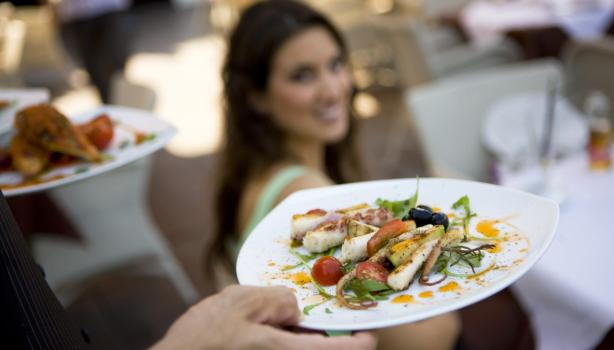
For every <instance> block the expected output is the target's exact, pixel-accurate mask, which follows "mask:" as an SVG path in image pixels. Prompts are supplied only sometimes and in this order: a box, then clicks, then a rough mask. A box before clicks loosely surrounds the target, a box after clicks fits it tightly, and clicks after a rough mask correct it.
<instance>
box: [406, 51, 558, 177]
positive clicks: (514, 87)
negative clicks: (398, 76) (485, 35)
mask: <svg viewBox="0 0 614 350" xmlns="http://www.w3.org/2000/svg"><path fill="white" fill-rule="evenodd" d="M561 76H562V73H561V67H560V64H559V63H558V62H557V61H551V60H545V61H536V62H531V63H523V64H515V65H510V66H504V67H500V68H496V69H490V70H484V71H480V72H475V73H471V74H462V75H457V76H454V77H450V78H447V79H441V80H439V81H435V82H433V83H430V84H428V85H423V86H419V87H415V88H413V89H412V90H411V91H410V92H409V94H408V95H407V103H408V105H409V108H410V110H411V112H412V115H413V117H414V120H415V123H416V126H417V131H418V137H419V139H420V142H421V145H422V149H423V151H424V154H425V156H426V159H427V163H428V164H429V167H430V171H431V173H432V174H433V175H434V176H441V177H457V178H466V179H473V180H479V181H487V180H488V179H489V161H490V159H489V155H488V154H487V152H486V150H485V149H484V147H483V146H482V144H481V141H480V140H481V138H480V133H481V127H482V121H483V118H484V114H485V112H486V111H487V109H488V108H490V106H491V105H492V104H493V103H494V102H495V101H496V100H497V99H498V98H500V97H503V96H506V95H511V94H517V93H520V92H530V91H545V90H546V88H547V85H548V82H549V81H550V80H552V79H557V80H558V81H561Z"/></svg>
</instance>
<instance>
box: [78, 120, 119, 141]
mask: <svg viewBox="0 0 614 350" xmlns="http://www.w3.org/2000/svg"><path fill="white" fill-rule="evenodd" d="M79 130H81V132H82V133H83V134H85V137H87V139H88V140H89V141H90V142H91V143H93V144H94V146H96V148H97V149H99V150H103V149H105V148H106V147H107V146H109V143H111V140H112V139H113V122H112V121H111V118H109V116H108V115H106V114H102V115H100V116H98V117H96V118H95V119H94V120H91V121H89V122H87V123H85V124H82V125H79Z"/></svg>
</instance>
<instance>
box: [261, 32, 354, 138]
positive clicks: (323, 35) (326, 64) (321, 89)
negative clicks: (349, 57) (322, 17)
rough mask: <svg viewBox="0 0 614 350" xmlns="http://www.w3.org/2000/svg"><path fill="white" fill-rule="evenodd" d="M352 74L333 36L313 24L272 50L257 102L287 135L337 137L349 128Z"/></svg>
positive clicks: (296, 136)
mask: <svg viewBox="0 0 614 350" xmlns="http://www.w3.org/2000/svg"><path fill="white" fill-rule="evenodd" d="M350 79H351V78H350V74H349V72H348V68H347V65H346V63H345V60H344V57H342V52H341V49H340V48H339V46H338V45H337V42H336V41H335V40H334V38H333V37H332V36H331V34H330V33H329V32H328V31H327V30H326V29H324V28H322V27H312V28H309V29H306V30H304V31H302V32H300V33H299V34H297V35H296V36H294V37H292V38H291V39H289V40H288V41H287V42H286V43H285V44H284V45H282V46H281V47H280V49H279V50H278V51H277V53H276V54H275V55H274V57H273V62H272V66H271V74H270V77H269V84H268V87H267V90H266V91H265V93H264V94H263V95H262V96H260V97H259V99H260V101H259V104H260V107H261V108H263V109H264V110H263V111H264V112H266V113H267V114H268V115H270V116H271V117H272V118H273V120H274V122H275V123H276V125H277V126H278V127H280V128H281V129H282V131H284V132H285V133H286V135H287V136H288V137H292V138H298V139H300V140H304V141H316V142H322V143H325V144H327V143H335V142H338V141H340V140H341V139H343V138H344V137H345V135H346V133H347V130H348V124H349V104H350V94H351V81H350Z"/></svg>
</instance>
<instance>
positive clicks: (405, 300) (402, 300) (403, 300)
mask: <svg viewBox="0 0 614 350" xmlns="http://www.w3.org/2000/svg"><path fill="white" fill-rule="evenodd" d="M413 301H414V296H413V295H409V294H402V295H399V296H396V297H395V298H394V299H392V301H391V303H393V304H409V303H411V302H413Z"/></svg>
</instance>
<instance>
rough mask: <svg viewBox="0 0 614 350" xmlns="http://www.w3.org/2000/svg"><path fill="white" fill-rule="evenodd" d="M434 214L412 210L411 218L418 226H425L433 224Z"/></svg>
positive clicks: (420, 209) (422, 210)
mask: <svg viewBox="0 0 614 350" xmlns="http://www.w3.org/2000/svg"><path fill="white" fill-rule="evenodd" d="M432 216H433V214H432V213H431V212H429V211H427V210H424V209H422V208H411V210H410V211H409V217H410V218H411V219H412V220H414V221H415V222H416V226H417V227H420V226H424V225H428V224H430V223H431V220H432V218H431V217H432Z"/></svg>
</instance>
